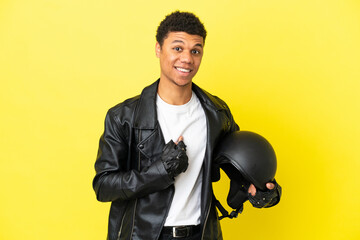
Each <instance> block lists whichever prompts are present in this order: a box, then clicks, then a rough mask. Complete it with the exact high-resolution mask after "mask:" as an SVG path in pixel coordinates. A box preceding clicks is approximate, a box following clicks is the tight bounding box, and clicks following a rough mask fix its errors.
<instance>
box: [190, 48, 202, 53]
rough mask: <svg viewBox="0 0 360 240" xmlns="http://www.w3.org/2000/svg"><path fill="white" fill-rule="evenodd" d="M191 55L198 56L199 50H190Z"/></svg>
mask: <svg viewBox="0 0 360 240" xmlns="http://www.w3.org/2000/svg"><path fill="white" fill-rule="evenodd" d="M191 53H192V54H200V51H199V50H196V49H194V50H191Z"/></svg>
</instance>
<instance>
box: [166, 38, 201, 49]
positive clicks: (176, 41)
mask: <svg viewBox="0 0 360 240" xmlns="http://www.w3.org/2000/svg"><path fill="white" fill-rule="evenodd" d="M172 43H182V44H185V43H184V41H182V40H174V41H172ZM196 46H198V47H201V48H202V47H203V45H202V44H201V43H197V44H195V47H196Z"/></svg>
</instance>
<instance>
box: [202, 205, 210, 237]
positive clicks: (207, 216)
mask: <svg viewBox="0 0 360 240" xmlns="http://www.w3.org/2000/svg"><path fill="white" fill-rule="evenodd" d="M211 204H212V198H211V199H210V204H209V208H208V211H207V214H206V218H205V223H204V228H203V230H202V235H201V240H203V239H204V234H205V228H206V224H207V220H208V218H209V214H210V208H211Z"/></svg>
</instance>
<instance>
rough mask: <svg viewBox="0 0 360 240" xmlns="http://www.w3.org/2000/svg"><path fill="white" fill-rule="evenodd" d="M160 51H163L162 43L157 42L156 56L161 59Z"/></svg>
mask: <svg viewBox="0 0 360 240" xmlns="http://www.w3.org/2000/svg"><path fill="white" fill-rule="evenodd" d="M160 51H161V46H160V43H158V42H156V44H155V54H156V56H157V57H160Z"/></svg>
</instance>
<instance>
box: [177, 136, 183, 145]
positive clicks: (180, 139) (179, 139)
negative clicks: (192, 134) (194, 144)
mask: <svg viewBox="0 0 360 240" xmlns="http://www.w3.org/2000/svg"><path fill="white" fill-rule="evenodd" d="M183 140H184V137H183V136H180V137H179V138H178V140H177V141H176V142H175V143H176V144H178V143H179V142H181V141H183Z"/></svg>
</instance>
